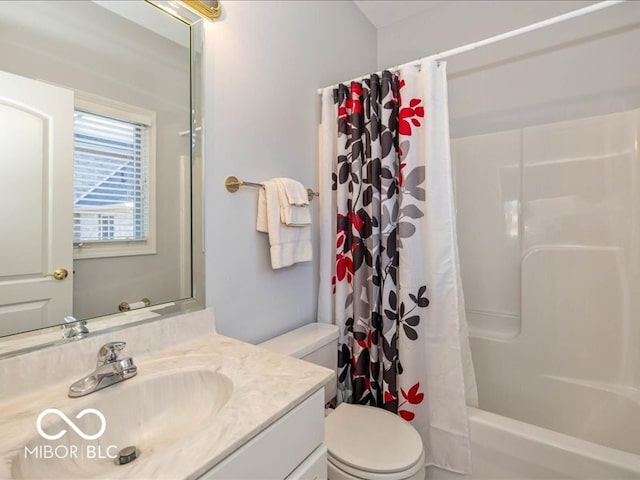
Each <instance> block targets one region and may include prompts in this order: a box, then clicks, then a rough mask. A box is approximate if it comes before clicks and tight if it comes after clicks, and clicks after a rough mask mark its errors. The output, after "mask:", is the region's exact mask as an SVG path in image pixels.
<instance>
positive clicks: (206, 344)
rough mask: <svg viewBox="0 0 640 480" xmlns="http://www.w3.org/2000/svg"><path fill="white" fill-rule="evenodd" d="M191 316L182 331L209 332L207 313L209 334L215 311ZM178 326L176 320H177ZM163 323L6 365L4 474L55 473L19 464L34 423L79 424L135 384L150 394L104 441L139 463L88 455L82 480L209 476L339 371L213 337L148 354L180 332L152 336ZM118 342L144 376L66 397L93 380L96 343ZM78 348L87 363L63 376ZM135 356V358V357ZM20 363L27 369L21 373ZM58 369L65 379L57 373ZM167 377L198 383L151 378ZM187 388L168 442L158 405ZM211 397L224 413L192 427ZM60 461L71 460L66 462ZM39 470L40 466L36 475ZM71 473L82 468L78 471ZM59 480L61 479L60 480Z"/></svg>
mask: <svg viewBox="0 0 640 480" xmlns="http://www.w3.org/2000/svg"><path fill="white" fill-rule="evenodd" d="M191 315H195V316H196V318H195V319H193V318H192V319H191V321H190V322H189V321H188V319H187V321H186V323H184V324H182V326H186V325H187V324H189V323H192V324H195V325H196V327H195V330H198V329H200V328H202V327H203V326H204V324H205V322H204V321H203V320H204V319H206V318H207V317H208V323H209V328H208V330H209V331H211V319H212V312H204V313H198V314H191ZM184 317H186V316H181V317H179V318H178V319H177V320H178V322H180V321H181V320H182V321H184ZM167 321H168V320H167ZM173 321H176V318H174V319H173ZM161 323H162V321H161V322H157V323H153V324H149V325H143V326H141V327H138V328H140V329H142V330H138V331H136V330H137V329H136V328H131V329H128V330H124V331H121V332H117V333H115V334H109V335H103V336H100V337H96V338H94V339H89V340H91V341H86V342H85V341H81V342H77V343H72V344H69V345H68V346H67V345H65V346H64V347H68V348H65V349H64V350H65V352H64V354H63V353H62V351H61V348H62V347H53V348H51V349H47V350H42V351H39V352H35V353H34V357H37V358H31V362H34V364H31V365H30V364H28V362H27V360H28V359H27V358H26V357H27V356H26V355H25V356H24V357H25V358H24V359H23V361H22V362H21V363H20V364H16V363H15V362H16V359H20V358H22V357H16V358H11V359H6V360H4V361H0V382H1V384H2V385H3V391H2V393H3V397H4V398H3V403H0V412H1V415H0V431H2V433H3V434H2V436H1V437H0V478H20V476H27V474H28V476H29V478H38V477H40V478H45V477H46V478H51V477H52V476H55V474H56V472H57V469H58V466H59V463H58V462H59V460H57V459H42V460H37V459H33V458H31V459H30V461H31V464H30V465H28V466H27V467H25V468H22V467H21V465H24V462H19V461H17V460H16V459H17V458H18V457H20V456H22V457H23V458H24V456H25V453H24V451H25V446H26V445H28V444H30V442H31V445H33V441H34V439H40V437H39V436H38V433H37V430H36V419H37V417H38V415H39V414H40V413H41V412H42V411H43V410H45V409H47V408H56V409H59V410H60V411H62V412H64V413H65V414H66V415H67V416H68V417H69V418H70V419H74V418H75V415H76V414H77V413H78V412H79V411H81V410H82V409H84V408H91V406H92V405H93V404H95V405H102V404H105V403H108V402H102V403H101V402H100V399H101V398H103V397H104V396H107V395H111V396H113V398H115V399H117V400H116V401H119V400H121V399H122V398H123V397H126V396H127V395H129V394H128V393H127V389H130V390H132V388H131V387H133V386H136V388H137V391H141V392H143V393H144V395H140V396H143V397H144V398H139V399H137V400H138V403H137V404H136V403H135V402H131V411H129V412H122V416H120V414H119V413H117V412H116V414H114V416H115V417H117V418H109V416H108V414H105V417H106V420H107V427H106V430H105V434H104V436H105V437H106V436H108V437H109V440H116V439H117V443H118V445H117V446H118V448H123V447H125V446H128V445H131V444H133V445H136V446H137V447H138V448H139V449H140V451H141V454H140V457H139V458H138V459H136V460H134V461H133V462H132V463H130V464H128V465H121V466H116V465H114V464H113V460H111V459H103V460H94V459H91V460H88V459H84V460H83V467H84V466H85V465H86V468H87V470H86V471H87V473H88V474H89V475H85V476H89V477H91V478H196V477H199V476H200V475H203V474H205V473H206V472H208V471H210V470H211V469H212V468H213V467H214V466H216V465H217V464H219V463H220V462H221V461H222V460H223V459H225V457H228V456H229V455H230V454H232V453H233V452H234V451H236V450H237V449H238V448H239V447H241V446H242V445H244V444H245V443H247V441H249V440H250V439H252V438H253V437H255V436H256V435H258V434H259V433H260V432H263V431H269V428H270V426H271V425H272V424H274V422H276V421H277V420H278V419H280V418H281V417H283V416H285V415H286V414H287V412H289V411H291V410H292V409H293V412H295V411H296V410H295V407H296V406H297V405H300V404H302V403H303V402H304V403H305V404H306V403H308V402H305V399H306V398H308V397H310V396H311V395H312V394H313V393H314V392H317V391H318V390H319V389H320V388H321V387H322V386H323V385H324V384H325V383H326V382H327V381H328V380H329V379H330V378H332V375H333V372H331V371H330V370H328V369H325V368H322V367H318V366H316V365H312V364H308V363H306V362H301V361H299V360H296V359H293V358H290V357H286V356H283V355H280V354H277V353H273V352H269V351H266V350H264V349H261V348H258V347H255V346H252V345H249V344H246V343H243V342H240V341H238V340H234V339H230V338H227V337H223V336H221V335H217V334H214V333H208V334H206V335H201V336H198V337H197V338H192V339H191V340H189V341H186V342H184V343H182V344H179V345H175V346H172V347H168V348H167V346H166V345H164V349H156V350H155V351H152V352H145V353H143V351H144V349H143V348H141V347H140V345H141V344H143V343H144V342H147V343H155V344H156V345H160V344H162V343H166V342H167V341H169V340H170V338H171V334H175V333H176V331H175V330H174V331H172V332H170V333H171V334H170V335H168V336H167V335H160V336H161V337H163V339H159V338H156V339H152V338H150V337H154V329H157V330H158V331H159V332H162V331H164V332H168V330H167V328H165V327H166V326H165V327H161V326H160V325H159V324H161ZM158 327H161V328H158ZM145 335H146V338H145ZM114 340H125V341H127V342H129V343H128V345H127V347H126V348H127V349H129V348H131V351H130V353H131V354H132V356H133V359H134V361H135V363H136V364H137V366H138V375H137V376H136V377H133V378H132V379H129V380H126V381H124V382H121V383H119V384H116V385H113V386H110V387H107V388H105V389H104V390H100V391H98V392H95V393H92V394H90V395H87V396H85V397H81V398H79V399H72V398H68V397H67V389H68V386H69V384H70V383H71V382H72V381H74V380H77V379H78V378H80V376H82V375H86V374H88V373H89V372H90V371H91V370H92V369H93V368H94V366H95V354H96V352H97V348H98V347H96V348H94V347H95V345H93V343H95V344H96V345H97V344H103V343H106V342H108V341H114ZM85 343H86V345H85ZM88 345H90V347H88ZM74 349H76V350H81V351H82V352H83V355H79V356H78V357H80V358H81V359H78V358H75V360H74V361H76V362H77V363H78V364H79V365H76V366H74V367H73V368H69V371H65V369H66V367H68V366H69V364H68V361H69V358H70V357H76V356H73V355H68V352H69V351H70V350H74ZM136 351H137V352H139V354H136ZM35 362H38V363H39V366H38V365H35ZM8 364H12V365H13V366H15V367H16V369H10V368H6V367H7V365H8ZM18 365H19V366H20V367H21V368H17V367H18ZM25 371H26V372H27V374H26V375H25V373H24V372H25ZM59 371H62V372H63V374H64V375H59V376H58V375H55V374H56V373H57V372H59ZM171 372H174V373H176V375H177V376H181V375H184V373H185V372H187V374H189V373H190V372H193V373H194V375H191V376H189V375H187V376H188V378H192V379H193V378H195V382H190V381H185V382H184V384H179V382H178V383H175V381H174V383H171V382H169V383H167V382H164V383H163V382H159V383H154V382H152V381H149V380H156V379H158V378H160V377H163V376H166V374H167V373H171ZM48 375H52V376H56V383H54V384H51V383H50V382H46V380H47V376H48ZM198 376H203V377H208V378H214V377H216V378H218V379H220V378H221V377H226V378H227V379H229V380H230V383H229V382H226V380H225V381H223V382H219V383H218V385H219V386H220V388H221V389H225V390H226V393H224V392H223V393H224V395H222V393H220V394H218V393H215V394H213V393H212V392H207V391H204V390H203V389H199V390H197V389H195V388H193V385H194V384H195V385H199V383H198V378H197V377H198ZM63 377H64V378H63ZM41 380H42V381H44V382H46V383H48V385H47V386H45V387H42V388H40V389H37V390H36V389H33V388H32V389H31V390H30V391H28V392H27V393H25V394H20V391H19V390H16V388H13V387H11V388H10V390H11V392H10V395H9V394H6V393H5V388H6V387H8V386H11V385H12V384H14V383H16V384H18V385H21V386H22V387H23V388H27V386H28V384H32V385H38V383H39V382H40V381H41ZM27 381H28V382H27ZM136 382H138V385H136ZM145 382H147V383H148V384H149V385H164V386H165V388H164V390H163V391H151V390H153V388H147V387H146V386H145V385H143V384H144V383H145ZM186 388H193V389H194V391H193V394H192V395H186V397H185V396H184V395H183V396H182V398H188V399H189V400H188V401H186V402H184V405H182V407H183V410H184V413H182V416H183V417H184V418H185V419H186V422H187V424H186V425H181V426H180V427H179V428H175V429H174V430H172V434H171V435H168V436H164V437H163V435H161V434H160V433H162V428H163V425H164V424H165V423H166V422H171V421H173V420H172V418H170V417H168V416H167V415H166V414H165V415H163V414H162V409H156V408H155V407H156V406H157V404H159V403H160V404H162V403H167V402H170V401H171V398H181V397H180V392H179V391H180V390H184V389H186ZM145 389H146V390H145ZM156 389H157V388H156ZM206 395H209V396H211V395H213V396H216V395H218V396H220V395H222V397H224V398H222V397H221V398H222V399H221V402H219V403H220V405H222V406H221V408H220V407H219V406H218V407H216V408H219V409H218V410H215V409H213V410H215V411H212V413H211V417H210V419H212V421H210V422H200V423H199V424H197V425H196V426H194V425H191V426H190V425H188V422H189V419H190V417H191V416H192V417H193V418H199V417H198V415H200V410H201V409H202V408H204V405H205V404H206V403H207V402H206V401H203V400H202V398H200V397H202V396H206ZM316 397H317V398H316ZM167 398H169V400H167ZM216 398H218V397H216ZM313 398H316V400H317V399H320V400H321V395H320V394H318V393H316V395H315V396H314V397H313ZM316 403H317V404H318V405H317V406H318V408H317V410H319V411H321V410H322V409H321V401H320V402H319V403H318V402H315V403H313V405H314V406H316ZM136 409H138V410H139V416H141V417H144V418H146V420H145V421H144V422H145V423H143V427H140V425H136V424H135V419H136ZM154 409H156V410H158V411H159V413H158V415H157V416H156V417H153V416H150V415H149V414H148V412H149V411H153V410H154ZM314 410H316V409H315V408H314ZM293 412H292V413H293ZM285 418H286V417H285ZM174 420H175V419H174ZM119 422H124V425H118V423H119ZM174 423H175V422H174ZM52 424H53V422H49V423H48V424H45V426H46V425H48V426H49V428H50V429H51V430H52V431H51V432H49V433H50V434H55V432H54V431H53V429H54V427H52V426H51V425H52ZM147 425H148V426H149V428H147ZM65 428H66V426H65ZM66 429H67V430H69V433H67V437H68V438H69V439H71V440H67V443H70V442H71V441H77V442H78V443H79V444H82V443H81V442H83V440H82V439H81V438H80V437H78V436H75V434H73V432H71V429H70V428H66ZM110 429H112V430H110ZM45 430H46V428H45ZM113 430H115V432H114V431H113ZM72 435H74V436H73V437H72ZM319 435H321V430H320V433H319ZM320 438H321V437H320ZM40 440H41V439H40ZM101 440H102V439H101ZM41 443H42V442H41ZM109 443H116V442H109ZM314 448H315V447H314ZM308 453H311V452H308ZM303 458H304V457H303ZM303 458H301V459H300V461H301V460H302V459H303ZM64 461H65V462H71V460H69V459H67V460H64ZM294 467H295V465H294ZM21 468H22V470H21ZM38 468H41V469H42V470H41V471H39V470H37V469H38ZM71 470H72V471H73V472H78V471H80V470H77V469H76V468H75V467H73V468H72V469H71ZM68 471H70V470H69V469H67V470H66V471H65V472H63V473H67V476H68ZM214 471H215V470H214ZM52 472H53V473H52ZM58 477H59V478H64V476H62V474H61V475H58Z"/></svg>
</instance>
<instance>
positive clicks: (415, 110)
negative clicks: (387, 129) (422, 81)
mask: <svg viewBox="0 0 640 480" xmlns="http://www.w3.org/2000/svg"><path fill="white" fill-rule="evenodd" d="M420 103H422V100H421V99H419V98H412V99H411V101H410V102H409V106H408V107H404V108H400V113H399V115H398V132H399V133H400V135H409V136H410V135H411V124H413V126H414V127H419V126H420V125H422V124H421V123H420V120H418V118H417V117H419V118H423V117H424V107H423V106H421V105H420ZM409 121H411V123H409Z"/></svg>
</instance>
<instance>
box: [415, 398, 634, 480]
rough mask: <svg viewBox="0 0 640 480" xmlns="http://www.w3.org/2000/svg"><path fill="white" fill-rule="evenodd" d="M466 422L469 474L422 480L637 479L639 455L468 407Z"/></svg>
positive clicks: (430, 472)
mask: <svg viewBox="0 0 640 480" xmlns="http://www.w3.org/2000/svg"><path fill="white" fill-rule="evenodd" d="M469 421H470V424H471V454H472V463H473V474H472V475H471V476H464V475H458V474H455V473H451V472H447V471H444V470H441V469H439V468H436V467H427V479H428V480H452V479H458V480H462V479H492V480H493V479H517V480H525V479H560V478H575V479H581V480H587V479H602V480H618V479H636V480H637V479H640V456H639V455H634V454H631V453H627V452H623V451H621V450H615V449H612V448H608V447H603V446H600V445H597V444H595V443H592V442H587V441H585V440H581V439H578V438H575V437H571V436H569V435H564V434H561V433H557V432H553V431H551V430H547V429H545V428H540V427H536V426H534V425H531V424H528V423H524V422H519V421H517V420H513V419H510V418H507V417H503V416H500V415H496V414H493V413H490V412H486V411H483V410H478V409H476V408H469ZM638 442H639V443H640V438H639V439H638Z"/></svg>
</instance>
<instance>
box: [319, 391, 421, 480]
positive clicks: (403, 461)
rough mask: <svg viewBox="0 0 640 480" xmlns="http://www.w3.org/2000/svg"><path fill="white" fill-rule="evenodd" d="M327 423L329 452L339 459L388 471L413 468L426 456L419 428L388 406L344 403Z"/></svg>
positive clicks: (366, 468)
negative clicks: (387, 407)
mask: <svg viewBox="0 0 640 480" xmlns="http://www.w3.org/2000/svg"><path fill="white" fill-rule="evenodd" d="M324 425H325V438H324V443H325V445H326V446H327V450H328V456H329V457H330V459H334V460H337V462H336V463H340V464H345V465H348V466H351V467H353V468H355V469H357V470H360V471H367V472H374V473H381V474H385V473H394V472H402V471H405V470H408V469H411V467H413V466H415V465H416V464H417V463H418V462H419V461H420V459H421V458H423V448H422V439H421V438H420V435H419V434H418V432H417V431H416V430H415V429H414V428H413V427H412V426H411V425H410V424H409V423H408V422H406V421H404V420H403V419H402V418H400V417H398V416H397V415H394V414H393V413H391V412H388V411H387V410H384V409H381V408H375V407H367V406H362V405H351V404H348V403H342V404H340V406H338V408H336V409H335V410H334V412H333V413H331V414H330V415H329V416H328V417H327V418H326V419H325V424H324Z"/></svg>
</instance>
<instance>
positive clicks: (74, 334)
mask: <svg viewBox="0 0 640 480" xmlns="http://www.w3.org/2000/svg"><path fill="white" fill-rule="evenodd" d="M64 323H65V324H64V325H63V326H62V338H70V339H74V338H84V337H86V336H87V335H89V329H88V328H87V322H85V321H84V320H77V319H76V318H75V317H72V316H68V317H64Z"/></svg>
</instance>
